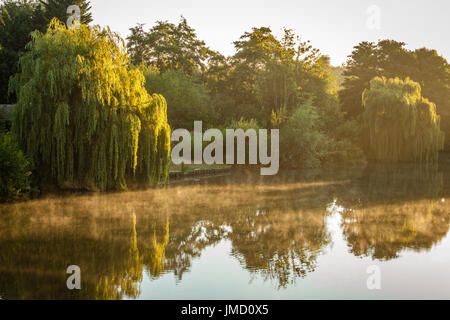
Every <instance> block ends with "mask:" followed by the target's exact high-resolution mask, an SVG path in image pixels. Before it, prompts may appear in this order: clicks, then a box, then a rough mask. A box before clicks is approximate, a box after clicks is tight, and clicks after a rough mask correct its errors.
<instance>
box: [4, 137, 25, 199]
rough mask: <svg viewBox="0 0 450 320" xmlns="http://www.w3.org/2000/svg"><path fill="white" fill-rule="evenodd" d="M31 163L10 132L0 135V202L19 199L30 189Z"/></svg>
mask: <svg viewBox="0 0 450 320" xmlns="http://www.w3.org/2000/svg"><path fill="white" fill-rule="evenodd" d="M30 175H31V171H30V163H29V161H28V160H27V158H26V157H25V155H24V154H23V152H22V151H21V150H20V149H19V146H18V145H17V143H15V142H14V141H13V140H12V138H11V136H10V135H9V134H7V135H3V134H2V135H0V202H5V201H12V200H17V199H20V198H22V197H25V196H27V195H28V194H29V193H30V191H31V188H30Z"/></svg>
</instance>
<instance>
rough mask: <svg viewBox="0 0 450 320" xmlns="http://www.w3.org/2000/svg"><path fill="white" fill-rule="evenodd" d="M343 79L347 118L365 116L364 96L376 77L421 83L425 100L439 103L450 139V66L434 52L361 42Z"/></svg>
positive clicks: (400, 44) (386, 42)
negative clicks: (364, 92) (407, 79)
mask: <svg viewBox="0 0 450 320" xmlns="http://www.w3.org/2000/svg"><path fill="white" fill-rule="evenodd" d="M344 76H345V77H346V78H345V81H344V83H343V89H342V90H341V91H340V92H339V96H340V102H341V106H342V109H343V111H345V112H346V113H347V115H348V117H350V118H353V117H358V116H359V115H361V114H362V112H363V110H364V109H363V104H362V99H361V97H362V93H363V91H364V90H365V89H368V88H369V83H370V81H371V79H373V78H374V77H381V76H384V77H387V78H395V77H400V78H406V77H409V78H411V79H412V80H414V81H416V82H418V83H419V84H420V86H421V88H422V93H423V96H424V97H425V98H428V99H430V100H431V101H433V102H434V103H436V106H437V112H438V114H440V115H441V116H442V128H443V129H444V131H445V132H446V134H447V136H449V137H450V65H449V63H448V62H447V60H446V59H444V58H443V57H442V56H440V55H438V53H437V52H436V51H435V50H430V49H427V48H421V49H417V50H414V51H412V50H407V49H406V48H405V43H403V42H397V41H394V40H382V41H379V42H378V43H377V44H375V43H372V42H362V43H360V44H359V45H358V46H356V47H355V48H354V50H353V52H352V54H351V55H350V57H349V60H348V62H347V66H346V69H345V71H344ZM448 140H449V139H447V141H448ZM448 147H449V148H450V144H448Z"/></svg>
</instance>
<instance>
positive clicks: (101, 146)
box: [10, 19, 170, 190]
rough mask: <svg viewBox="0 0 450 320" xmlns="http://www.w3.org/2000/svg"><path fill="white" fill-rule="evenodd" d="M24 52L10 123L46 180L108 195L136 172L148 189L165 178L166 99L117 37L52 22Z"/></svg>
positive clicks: (105, 31) (167, 141)
mask: <svg viewBox="0 0 450 320" xmlns="http://www.w3.org/2000/svg"><path fill="white" fill-rule="evenodd" d="M28 49H29V52H28V53H26V54H25V55H23V56H22V58H21V59H20V70H21V73H19V74H18V75H16V76H15V77H14V78H13V79H12V80H11V82H10V89H11V90H15V92H16V93H17V97H18V102H17V109H16V113H15V116H14V119H13V124H14V125H13V126H14V132H15V134H16V135H17V137H18V139H19V141H20V143H21V146H22V147H23V149H24V150H25V151H26V153H27V154H28V155H29V156H30V158H31V159H33V161H34V164H35V166H36V168H37V172H38V174H39V175H40V177H41V178H42V179H43V180H44V181H46V182H56V183H57V184H58V185H60V186H64V185H68V186H71V187H78V188H89V189H99V190H106V189H124V188H126V186H127V180H129V178H131V177H133V176H134V175H135V173H138V174H141V175H142V177H138V179H139V180H141V181H144V182H146V183H147V184H148V185H154V184H156V183H157V182H158V181H159V179H160V178H166V177H167V170H168V164H169V155H170V127H169V125H168V124H167V106H166V102H165V100H164V98H163V97H161V96H158V95H154V96H153V97H152V96H150V95H149V94H148V93H147V91H146V90H145V88H144V82H145V79H144V76H143V75H142V72H141V71H139V70H137V69H129V68H128V56H127V54H126V51H125V45H124V42H123V40H122V39H121V38H120V37H119V36H118V35H117V34H115V33H113V32H111V31H110V30H109V28H108V29H101V28H100V27H94V28H89V27H87V26H85V25H82V26H81V27H80V28H79V29H76V28H72V29H67V28H66V27H65V26H64V25H63V24H61V23H60V22H59V21H58V20H56V19H54V20H53V21H52V23H51V24H50V26H49V29H48V30H47V32H46V33H45V34H42V33H40V32H38V31H36V32H34V33H33V34H32V41H31V42H30V43H29V44H28ZM137 168H139V170H138V171H136V169H137Z"/></svg>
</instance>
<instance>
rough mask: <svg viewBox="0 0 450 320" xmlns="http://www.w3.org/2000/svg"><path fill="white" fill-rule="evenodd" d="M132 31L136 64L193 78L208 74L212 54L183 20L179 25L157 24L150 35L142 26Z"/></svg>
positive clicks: (130, 44) (131, 46)
mask: <svg viewBox="0 0 450 320" xmlns="http://www.w3.org/2000/svg"><path fill="white" fill-rule="evenodd" d="M130 30H131V35H130V36H128V37H127V46H128V53H129V54H130V56H131V62H132V63H133V64H135V65H139V64H141V63H145V64H147V65H152V66H155V67H157V68H158V69H159V71H160V72H162V73H164V72H165V71H166V70H170V69H172V70H173V69H176V70H181V71H183V72H184V73H186V74H187V75H192V74H194V73H197V72H203V71H204V70H205V62H206V60H207V59H208V55H209V53H210V50H209V49H208V48H207V47H206V45H205V43H204V42H203V41H201V40H199V39H197V35H196V33H195V30H194V29H193V28H192V27H190V26H189V25H188V23H187V21H186V19H185V18H184V17H181V19H180V22H179V23H178V24H177V25H175V24H173V23H169V22H167V21H158V22H157V23H156V25H155V26H154V27H153V28H151V29H150V31H149V32H145V31H144V25H143V24H138V25H137V26H136V27H134V28H131V29H130Z"/></svg>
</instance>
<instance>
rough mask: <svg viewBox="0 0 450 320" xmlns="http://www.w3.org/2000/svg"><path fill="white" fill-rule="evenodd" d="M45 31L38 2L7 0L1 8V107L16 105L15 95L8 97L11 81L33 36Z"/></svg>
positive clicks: (44, 23)
mask: <svg viewBox="0 0 450 320" xmlns="http://www.w3.org/2000/svg"><path fill="white" fill-rule="evenodd" d="M45 29H46V22H45V21H44V19H43V14H42V10H41V7H40V5H39V4H38V2H37V1H26V0H6V1H4V2H3V3H2V4H1V5H0V103H8V102H11V103H13V102H15V97H14V95H12V96H10V95H8V83H9V78H10V77H11V76H12V75H14V74H15V73H16V72H17V71H18V68H17V63H18V61H19V57H20V56H21V55H22V54H23V53H24V52H25V50H26V49H25V46H26V44H27V43H28V42H30V41H31V36H30V33H31V32H32V31H34V30H40V31H44V30H45Z"/></svg>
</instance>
